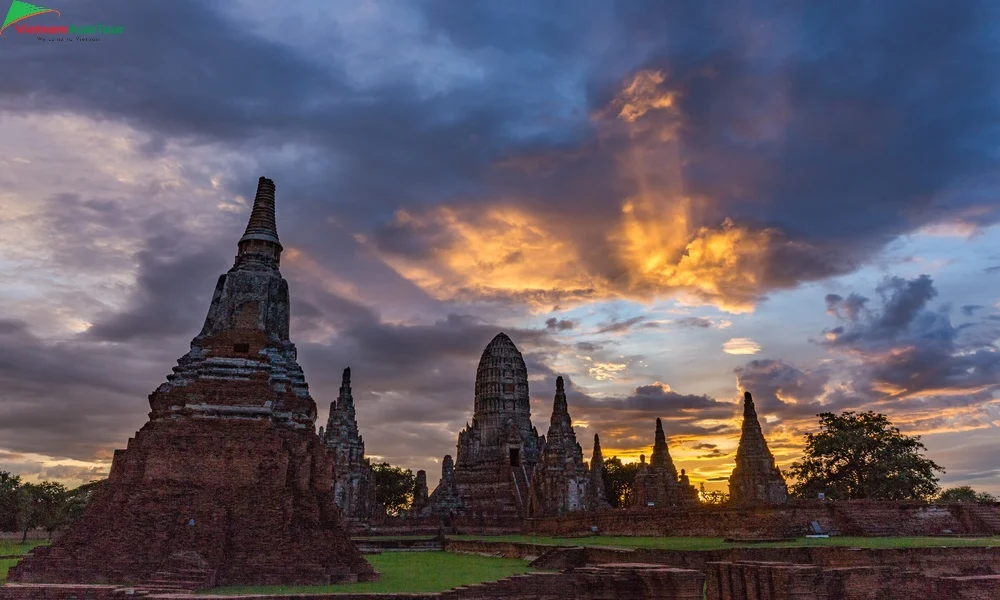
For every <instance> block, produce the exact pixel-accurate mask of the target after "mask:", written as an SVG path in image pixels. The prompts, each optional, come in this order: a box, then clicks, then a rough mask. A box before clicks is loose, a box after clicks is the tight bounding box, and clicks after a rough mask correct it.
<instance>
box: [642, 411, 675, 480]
mask: <svg viewBox="0 0 1000 600" xmlns="http://www.w3.org/2000/svg"><path fill="white" fill-rule="evenodd" d="M649 466H650V468H652V469H665V470H667V471H669V472H671V473H673V475H674V477H675V478H676V477H677V468H676V467H674V461H673V460H672V459H671V458H670V450H669V449H668V448H667V436H666V435H665V434H664V433H663V421H661V420H660V418H659V417H657V419H656V438H655V440H654V442H653V455H652V456H650V457H649Z"/></svg>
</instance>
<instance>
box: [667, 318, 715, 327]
mask: <svg viewBox="0 0 1000 600" xmlns="http://www.w3.org/2000/svg"><path fill="white" fill-rule="evenodd" d="M673 324H674V326H675V327H682V328H698V329H708V328H709V327H711V326H712V320H711V319H706V318H705V317H683V318H680V319H676V320H675V321H674V322H673Z"/></svg>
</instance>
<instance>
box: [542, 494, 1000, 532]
mask: <svg viewBox="0 0 1000 600" xmlns="http://www.w3.org/2000/svg"><path fill="white" fill-rule="evenodd" d="M975 510H976V511H978V512H976V513H975V514H972V509H970V507H968V506H963V505H941V506H938V505H928V504H917V503H903V502H863V501H848V502H820V501H805V502H796V503H789V504H786V505H779V506H753V507H745V508H738V507H725V508H720V507H709V506H698V507H692V508H673V507H664V508H657V507H653V508H629V509H623V510H613V511H603V512H592V513H573V514H567V515H562V516H559V517H545V518H532V519H526V520H525V532H526V533H530V534H534V535H572V534H584V533H589V532H590V531H591V528H592V527H594V526H596V527H597V528H598V531H600V532H601V533H603V534H605V535H679V536H707V537H799V536H802V535H806V534H808V533H812V531H811V530H810V523H811V522H813V521H816V522H818V523H819V524H820V526H821V527H822V528H823V529H824V530H825V531H827V532H830V533H834V534H839V535H882V536H891V535H895V536H902V535H907V536H912V535H947V534H962V535H995V534H996V533H997V532H996V531H995V529H994V528H993V527H991V526H990V525H989V522H990V519H991V517H992V516H994V513H995V517H996V518H997V520H998V522H1000V507H992V506H977V507H975ZM980 513H982V514H980Z"/></svg>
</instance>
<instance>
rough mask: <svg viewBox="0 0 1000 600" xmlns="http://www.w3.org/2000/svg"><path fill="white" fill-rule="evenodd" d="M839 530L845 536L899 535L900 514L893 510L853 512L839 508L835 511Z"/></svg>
mask: <svg viewBox="0 0 1000 600" xmlns="http://www.w3.org/2000/svg"><path fill="white" fill-rule="evenodd" d="M834 519H835V521H836V523H837V529H838V530H840V532H841V534H843V535H863V536H871V537H883V536H892V535H899V533H898V531H897V523H896V522H897V521H898V519H899V514H898V513H897V512H896V511H895V510H893V509H877V508H876V509H871V508H867V509H866V510H861V511H858V510H852V508H851V507H840V506H838V507H837V508H836V509H835V511H834Z"/></svg>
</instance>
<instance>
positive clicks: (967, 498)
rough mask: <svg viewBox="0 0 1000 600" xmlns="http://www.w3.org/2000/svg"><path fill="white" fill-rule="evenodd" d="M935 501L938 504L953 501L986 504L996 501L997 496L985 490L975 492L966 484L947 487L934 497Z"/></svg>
mask: <svg viewBox="0 0 1000 600" xmlns="http://www.w3.org/2000/svg"><path fill="white" fill-rule="evenodd" d="M934 501H935V502H938V503H940V504H951V503H954V502H978V503H980V504H987V503H990V502H996V501H997V498H996V496H994V495H993V494H987V493H986V492H977V491H976V490H974V489H972V488H971V487H969V486H967V485H963V486H960V487H953V488H948V489H946V490H945V491H943V492H941V494H940V495H939V496H938V497H937V498H935V499H934Z"/></svg>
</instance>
